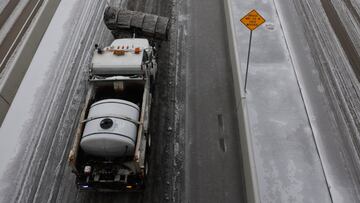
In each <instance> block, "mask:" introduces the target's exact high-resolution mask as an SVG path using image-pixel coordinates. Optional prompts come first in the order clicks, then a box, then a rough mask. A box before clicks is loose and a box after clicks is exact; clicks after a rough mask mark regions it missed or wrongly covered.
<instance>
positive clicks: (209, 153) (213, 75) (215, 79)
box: [184, 0, 245, 203]
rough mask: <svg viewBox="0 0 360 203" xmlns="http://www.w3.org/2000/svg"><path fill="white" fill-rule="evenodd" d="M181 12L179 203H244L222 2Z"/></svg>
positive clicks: (201, 1) (205, 0) (203, 1)
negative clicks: (181, 161) (182, 95)
mask: <svg viewBox="0 0 360 203" xmlns="http://www.w3.org/2000/svg"><path fill="white" fill-rule="evenodd" d="M184 10H185V9H184ZM186 10H187V12H188V13H187V16H188V17H189V19H188V21H189V22H188V23H189V25H188V30H187V33H188V37H187V41H186V43H187V44H188V46H189V47H188V52H187V54H186V59H185V60H186V61H187V67H186V87H187V88H186V104H185V108H186V133H185V134H186V160H185V162H186V169H185V170H186V171H185V174H186V178H185V188H186V194H185V199H186V201H185V202H214V203H216V202H244V201H245V188H244V185H245V183H244V176H243V168H242V158H241V147H240V137H239V132H238V127H237V117H236V110H235V109H236V104H235V96H234V89H233V79H232V78H233V77H232V69H231V66H230V57H229V48H228V45H227V44H228V41H227V32H226V30H227V29H226V22H225V9H224V2H223V1H222V0H197V1H188V4H187V9H186ZM184 15H186V13H185V14H184Z"/></svg>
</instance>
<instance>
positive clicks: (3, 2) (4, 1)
mask: <svg viewBox="0 0 360 203" xmlns="http://www.w3.org/2000/svg"><path fill="white" fill-rule="evenodd" d="M9 1H10V0H1V1H0V12H1V11H2V10H3V9H4V8H5V6H6V4H7V3H8V2H9Z"/></svg>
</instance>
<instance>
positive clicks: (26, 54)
mask: <svg viewBox="0 0 360 203" xmlns="http://www.w3.org/2000/svg"><path fill="white" fill-rule="evenodd" d="M59 3H60V0H45V1H44V3H43V5H42V7H41V8H40V9H39V12H38V14H37V16H36V17H35V18H34V20H33V22H32V24H31V26H30V27H29V29H28V32H27V34H26V35H25V36H24V39H23V42H22V43H21V45H20V46H19V47H18V50H17V53H16V54H15V56H14V58H13V62H12V63H11V64H9V67H8V70H7V71H6V73H5V75H4V76H3V78H2V80H3V82H2V83H1V84H0V98H2V99H1V101H0V126H1V123H2V122H3V120H4V118H5V116H6V113H7V111H8V109H9V107H10V106H9V104H11V102H12V100H13V99H14V97H15V95H16V92H17V89H18V87H19V86H20V84H21V81H22V79H23V77H24V75H25V73H26V71H27V69H28V67H29V65H30V63H31V60H32V58H33V56H34V54H35V52H36V49H37V47H38V45H39V43H40V41H41V39H42V37H43V35H44V33H45V31H46V29H47V27H48V25H49V23H50V21H51V19H52V16H53V15H54V13H55V11H56V8H57V7H58V5H59ZM4 100H6V101H4Z"/></svg>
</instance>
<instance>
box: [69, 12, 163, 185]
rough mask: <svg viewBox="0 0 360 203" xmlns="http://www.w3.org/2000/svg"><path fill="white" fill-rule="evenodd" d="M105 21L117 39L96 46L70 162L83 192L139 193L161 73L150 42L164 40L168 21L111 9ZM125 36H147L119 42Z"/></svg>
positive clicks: (146, 172) (146, 160)
mask: <svg viewBox="0 0 360 203" xmlns="http://www.w3.org/2000/svg"><path fill="white" fill-rule="evenodd" d="M149 16H150V17H149ZM151 19H152V20H151ZM104 21H105V24H106V25H107V26H108V28H109V29H110V30H111V31H112V33H113V34H114V36H115V40H114V41H113V42H112V43H111V45H109V46H106V47H101V46H99V45H95V51H94V55H93V58H92V62H91V65H90V67H89V90H88V93H87V95H86V99H85V104H84V107H83V110H82V112H81V115H80V121H79V124H78V127H77V129H76V132H75V136H74V143H73V145H72V148H71V150H70V154H69V158H68V162H69V166H70V167H71V169H72V172H73V173H74V174H75V175H76V184H77V187H78V188H79V189H80V190H86V191H123V192H127V191H141V190H143V189H144V188H145V182H146V181H145V180H146V176H147V175H148V172H149V161H150V160H149V157H148V155H149V151H150V148H151V135H150V132H149V118H150V111H151V98H152V85H153V83H154V81H155V76H156V71H157V63H156V57H155V49H154V47H152V46H151V45H150V42H149V39H151V40H152V39H156V40H159V39H161V40H163V39H166V38H167V34H166V33H167V31H168V29H169V28H168V26H169V25H168V24H169V19H168V18H164V17H159V16H154V15H150V14H144V13H140V12H134V11H127V10H121V9H118V8H112V7H109V8H107V9H106V11H105V14H104ZM160 27H161V29H160ZM122 32H133V33H136V35H138V34H139V33H142V36H146V38H122V39H117V38H118V37H119V33H122Z"/></svg>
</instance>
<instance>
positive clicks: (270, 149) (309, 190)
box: [233, 0, 331, 202]
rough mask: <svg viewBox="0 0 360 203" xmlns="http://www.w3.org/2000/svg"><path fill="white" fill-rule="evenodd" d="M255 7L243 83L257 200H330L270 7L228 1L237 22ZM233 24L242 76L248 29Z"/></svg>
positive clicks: (264, 3) (269, 3) (261, 3)
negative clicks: (259, 19)
mask: <svg viewBox="0 0 360 203" xmlns="http://www.w3.org/2000/svg"><path fill="white" fill-rule="evenodd" d="M254 8H255V9H257V11H258V12H259V13H261V14H262V15H263V17H264V18H265V19H266V20H267V22H266V24H265V25H263V26H262V27H260V28H258V29H257V30H255V31H254V32H253V45H252V51H251V60H250V67H249V77H248V84H247V87H248V88H247V103H248V110H249V119H250V128H251V133H252V136H253V143H254V150H255V152H254V153H255V164H256V169H257V175H258V185H259V187H260V188H259V190H260V199H261V201H262V202H330V201H331V199H330V196H329V192H328V189H327V183H326V180H325V176H324V173H323V169H322V165H321V161H320V159H319V155H318V153H317V149H316V144H315V143H314V138H313V132H312V130H311V126H310V124H309V120H308V117H307V112H306V109H305V108H304V103H303V100H302V95H301V92H300V88H299V85H298V81H297V77H296V74H295V72H294V65H293V61H292V58H291V56H290V53H289V50H288V48H287V44H286V39H285V36H284V35H283V31H282V27H281V26H282V25H281V24H280V21H279V17H278V14H277V10H276V8H275V5H274V3H273V2H272V1H260V0H255V1H250V2H246V3H245V2H242V1H238V0H233V11H234V12H233V13H234V18H235V20H234V22H239V19H240V18H242V17H243V16H244V15H245V14H247V12H249V11H250V10H252V9H254ZM235 26H236V30H237V36H238V37H237V42H238V47H239V51H240V53H239V55H240V56H239V57H240V60H241V66H242V69H243V70H242V72H243V73H245V68H246V57H247V50H248V43H249V30H248V29H247V28H245V27H244V26H243V25H242V24H240V22H239V23H238V24H236V25H235ZM243 81H245V80H244V79H243Z"/></svg>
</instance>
